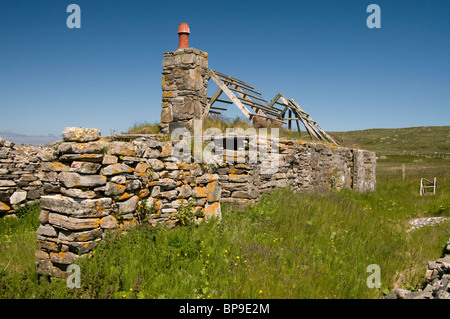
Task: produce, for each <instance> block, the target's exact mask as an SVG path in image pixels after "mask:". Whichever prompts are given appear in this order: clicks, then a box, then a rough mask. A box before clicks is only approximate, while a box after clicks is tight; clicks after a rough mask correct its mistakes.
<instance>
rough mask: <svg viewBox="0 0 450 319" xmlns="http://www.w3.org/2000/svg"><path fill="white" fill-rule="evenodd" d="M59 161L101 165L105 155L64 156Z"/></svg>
mask: <svg viewBox="0 0 450 319" xmlns="http://www.w3.org/2000/svg"><path fill="white" fill-rule="evenodd" d="M59 160H60V161H61V162H73V161H83V162H94V163H101V162H102V161H103V154H64V155H62V156H61V157H60V158H59Z"/></svg>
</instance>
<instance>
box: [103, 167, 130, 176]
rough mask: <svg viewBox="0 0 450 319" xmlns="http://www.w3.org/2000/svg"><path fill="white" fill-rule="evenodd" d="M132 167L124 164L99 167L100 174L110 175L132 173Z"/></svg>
mask: <svg viewBox="0 0 450 319" xmlns="http://www.w3.org/2000/svg"><path fill="white" fill-rule="evenodd" d="M133 171H134V169H133V168H132V167H130V166H128V165H126V164H111V165H108V166H106V167H104V168H102V169H101V174H102V175H106V176H110V175H116V174H122V173H132V172H133Z"/></svg>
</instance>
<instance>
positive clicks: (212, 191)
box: [206, 181, 222, 202]
mask: <svg viewBox="0 0 450 319" xmlns="http://www.w3.org/2000/svg"><path fill="white" fill-rule="evenodd" d="M206 191H207V193H206V199H207V200H208V202H218V201H219V200H220V194H221V192H222V189H221V187H220V183H219V182H218V181H214V182H211V183H209V184H208V185H206Z"/></svg>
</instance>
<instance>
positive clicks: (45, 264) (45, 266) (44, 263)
mask: <svg viewBox="0 0 450 319" xmlns="http://www.w3.org/2000/svg"><path fill="white" fill-rule="evenodd" d="M36 272H37V273H38V274H39V275H45V276H50V275H51V274H52V262H51V261H50V259H39V260H37V261H36Z"/></svg>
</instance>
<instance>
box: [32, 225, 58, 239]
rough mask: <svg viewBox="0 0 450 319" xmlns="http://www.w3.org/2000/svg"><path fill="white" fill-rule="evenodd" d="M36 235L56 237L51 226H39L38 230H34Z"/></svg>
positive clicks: (56, 234)
mask: <svg viewBox="0 0 450 319" xmlns="http://www.w3.org/2000/svg"><path fill="white" fill-rule="evenodd" d="M36 235H40V236H46V237H56V236H58V233H57V232H56V230H55V229H54V228H53V227H52V226H51V225H39V228H38V229H37V230H36Z"/></svg>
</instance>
